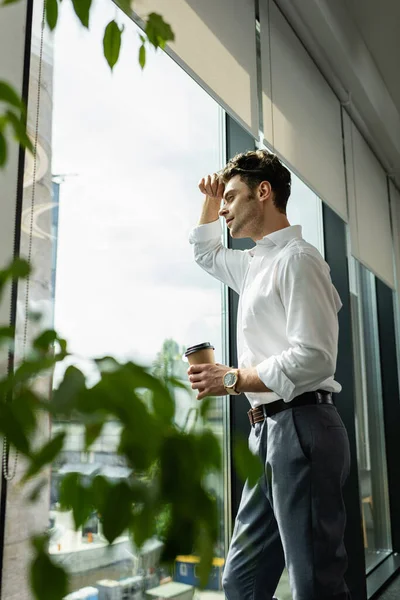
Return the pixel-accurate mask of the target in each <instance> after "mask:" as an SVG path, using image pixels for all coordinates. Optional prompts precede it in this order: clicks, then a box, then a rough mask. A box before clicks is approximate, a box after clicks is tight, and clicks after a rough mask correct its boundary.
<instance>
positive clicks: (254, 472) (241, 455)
mask: <svg viewBox="0 0 400 600" xmlns="http://www.w3.org/2000/svg"><path fill="white" fill-rule="evenodd" d="M234 457H235V467H236V470H237V472H238V473H239V476H240V477H241V479H242V480H243V481H246V479H247V480H248V484H249V486H250V487H254V486H255V484H256V483H257V481H258V480H259V479H260V477H261V475H262V473H263V466H262V463H261V460H260V459H259V457H258V456H255V455H254V454H252V453H251V452H250V450H249V447H248V444H247V442H246V441H245V440H243V439H238V440H236V442H235V445H234Z"/></svg>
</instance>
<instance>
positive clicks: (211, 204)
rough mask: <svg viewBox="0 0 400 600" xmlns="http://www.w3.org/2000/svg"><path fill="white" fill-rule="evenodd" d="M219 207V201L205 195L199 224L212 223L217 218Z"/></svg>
mask: <svg viewBox="0 0 400 600" xmlns="http://www.w3.org/2000/svg"><path fill="white" fill-rule="evenodd" d="M220 207H221V201H220V200H215V198H209V197H208V196H206V199H205V200H204V204H203V210H202V212H201V217H200V221H199V225H206V224H207V223H213V222H214V221H217V220H218V213H219V209H220Z"/></svg>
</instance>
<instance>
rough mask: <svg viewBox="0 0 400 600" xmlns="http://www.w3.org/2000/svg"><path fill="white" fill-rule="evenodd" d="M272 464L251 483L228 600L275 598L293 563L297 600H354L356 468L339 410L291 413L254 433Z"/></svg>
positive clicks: (237, 532)
mask: <svg viewBox="0 0 400 600" xmlns="http://www.w3.org/2000/svg"><path fill="white" fill-rule="evenodd" d="M249 446H250V450H251V451H252V453H253V454H255V455H257V456H259V457H260V459H261V461H262V463H263V464H264V465H265V468H264V474H263V476H262V477H261V479H260V480H259V481H258V483H257V484H256V486H255V487H253V488H250V487H249V486H248V484H247V483H246V485H245V487H244V490H243V495H242V499H241V503H240V507H239V511H238V514H237V518H236V523H235V528H234V532H233V537H232V541H231V545H230V549H229V552H228V556H227V561H226V565H225V569H224V575H223V588H224V591H225V595H226V597H227V598H228V600H271V599H272V598H273V595H274V593H275V590H276V588H277V585H278V583H279V580H280V577H281V575H282V571H283V569H284V567H285V565H286V567H287V570H288V573H289V580H290V587H291V591H292V596H293V600H350V593H349V591H348V588H347V586H346V583H345V581H344V573H345V571H346V568H347V555H346V550H345V547H344V543H343V535H344V529H345V523H346V513H345V507H344V503H343V496H342V487H343V484H344V482H345V480H346V478H347V476H348V473H349V468H350V450H349V441H348V437H347V431H346V429H345V428H344V425H343V422H342V420H341V418H340V416H339V414H338V412H337V410H336V408H335V407H334V406H333V405H327V404H323V405H312V406H303V407H300V408H292V409H288V410H285V411H283V412H281V413H278V414H277V415H275V416H273V417H268V418H267V419H266V420H265V421H264V422H263V423H257V424H256V425H255V426H254V427H252V429H251V433H250V438H249Z"/></svg>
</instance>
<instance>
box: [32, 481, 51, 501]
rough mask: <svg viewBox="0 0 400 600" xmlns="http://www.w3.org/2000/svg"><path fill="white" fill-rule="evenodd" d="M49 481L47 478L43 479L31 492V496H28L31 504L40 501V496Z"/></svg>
mask: <svg viewBox="0 0 400 600" xmlns="http://www.w3.org/2000/svg"><path fill="white" fill-rule="evenodd" d="M48 483H49V481H48V479H47V478H46V477H44V478H43V479H40V480H39V481H38V482H37V483H36V484H35V485H34V487H33V489H32V490H31V491H30V493H29V496H28V500H29V502H32V503H35V502H37V501H38V500H39V496H40V494H41V492H42V490H43V489H44V488H45V487H46V486H47V485H48Z"/></svg>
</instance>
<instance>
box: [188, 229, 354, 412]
mask: <svg viewBox="0 0 400 600" xmlns="http://www.w3.org/2000/svg"><path fill="white" fill-rule="evenodd" d="M189 241H190V243H191V244H193V245H194V256H195V260H196V262H197V264H198V265H200V266H201V267H202V268H203V269H204V270H205V271H207V273H210V274H211V275H212V276H213V277H215V278H216V279H218V280H219V281H222V282H223V283H225V284H226V285H228V286H229V287H230V288H232V289H233V290H234V291H235V292H237V293H238V294H239V296H240V298H239V308H238V316H237V348H238V367H239V368H250V367H255V368H256V369H257V373H258V376H259V378H260V379H261V381H262V382H263V383H264V384H265V386H266V387H267V388H268V389H270V390H273V392H260V393H253V392H246V396H247V398H248V399H249V401H250V404H251V405H252V407H253V408H255V407H256V406H260V405H261V404H265V403H268V402H273V401H274V400H277V399H279V398H283V400H285V401H286V402H290V401H291V400H293V398H295V397H296V396H298V395H300V394H302V393H304V392H310V391H315V390H319V389H320V390H326V391H329V392H340V390H341V389H342V388H341V386H340V384H339V383H337V382H336V381H335V380H334V374H335V369H336V358H337V344H338V318H337V313H338V312H339V310H340V308H341V306H342V303H341V301H340V298H339V294H338V293H337V291H336V289H335V287H334V286H333V284H332V281H331V277H330V269H329V266H328V265H327V263H326V262H325V261H324V259H323V258H322V256H321V254H320V253H319V252H318V250H317V249H316V248H314V246H312V245H311V244H309V243H308V242H306V241H305V240H304V239H303V238H302V234H301V227H300V226H299V225H296V226H292V227H287V228H285V229H281V230H280V231H275V232H274V233H271V234H270V235H267V236H265V237H264V238H263V239H261V240H259V241H258V242H256V246H255V247H254V248H252V249H251V250H244V251H242V250H231V249H228V248H225V247H224V246H223V245H222V241H221V224H220V221H219V220H218V221H214V222H213V223H208V224H206V225H199V226H198V227H196V228H195V229H193V230H192V231H191V233H190V237H189Z"/></svg>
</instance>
